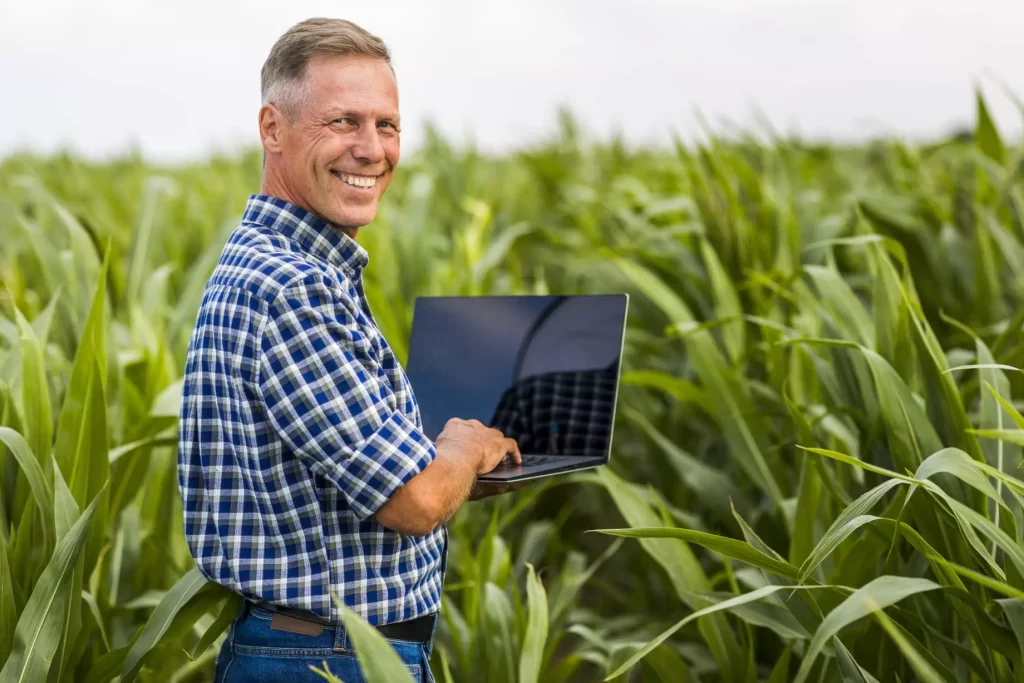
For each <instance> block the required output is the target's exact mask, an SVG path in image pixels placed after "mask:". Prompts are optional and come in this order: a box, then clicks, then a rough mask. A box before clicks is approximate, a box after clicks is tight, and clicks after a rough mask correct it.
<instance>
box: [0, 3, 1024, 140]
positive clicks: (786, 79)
mask: <svg viewBox="0 0 1024 683" xmlns="http://www.w3.org/2000/svg"><path fill="white" fill-rule="evenodd" d="M310 16H338V17H344V18H348V19H352V20H353V21H356V22H357V23H359V24H361V25H363V26H364V27H365V28H367V29H369V30H370V31H372V32H374V33H376V34H377V35H379V36H381V37H382V38H384V40H385V41H386V42H387V43H388V44H389V45H390V47H391V49H392V51H393V54H394V62H395V67H396V69H397V71H398V76H399V87H400V93H401V108H402V116H403V123H404V125H403V129H404V131H403V148H404V149H406V150H408V149H409V148H414V147H415V146H416V144H417V142H418V141H419V140H420V139H421V138H422V126H423V123H424V122H425V121H426V120H428V119H429V120H433V121H435V122H436V123H437V124H438V125H439V126H440V127H441V128H442V129H443V130H445V131H447V132H449V133H451V134H452V135H454V136H455V137H456V138H458V139H464V138H465V137H466V136H469V135H472V137H473V139H475V140H476V141H477V143H478V144H479V145H480V146H481V147H484V148H488V149H500V148H503V147H508V146H510V145H515V144H517V143H521V142H524V141H529V140H533V139H536V138H537V136H540V135H543V134H545V133H546V132H549V131H551V130H552V129H553V127H554V124H555V112H556V107H557V106H558V105H559V104H565V105H568V106H569V107H570V108H571V109H572V110H573V111H574V112H576V114H577V115H578V117H579V118H580V120H581V121H582V122H583V124H584V125H585V127H586V130H587V131H588V132H589V133H591V134H593V135H597V136H600V135H604V134H607V133H608V132H610V131H612V130H615V129H618V130H621V131H623V132H624V134H625V135H626V136H627V137H628V138H629V139H631V140H637V141H663V140H666V139H668V136H669V135H670V133H671V131H673V130H676V131H678V132H680V133H681V134H683V135H684V136H692V135H695V134H697V132H698V130H699V129H698V127H697V124H696V118H695V116H694V112H695V111H697V110H700V111H701V112H703V113H704V114H705V116H706V117H707V118H708V119H709V120H711V121H712V122H715V121H716V120H718V119H719V118H720V117H728V118H729V119H731V120H734V121H737V122H739V123H741V124H750V123H751V121H752V120H753V117H752V115H751V112H752V111H753V108H754V106H755V105H756V107H757V108H759V109H760V110H762V111H763V112H764V113H765V114H766V115H767V116H768V118H769V119H770V120H771V121H772V122H773V123H774V124H775V126H776V127H778V128H781V129H783V130H797V129H798V130H800V131H801V132H803V133H804V134H805V135H808V136H815V137H820V136H830V137H840V138H844V139H855V138H862V137H865V136H868V135H872V134H877V133H880V132H883V131H889V132H893V133H896V134H899V135H902V136H905V137H912V138H918V137H926V136H931V135H939V134H942V133H945V132H948V131H949V130H951V129H952V128H953V127H955V126H957V125H962V124H965V123H967V124H969V123H971V122H972V121H973V118H974V101H973V87H974V83H975V82H980V83H981V84H982V86H983V87H984V88H985V90H986V94H987V95H988V97H989V99H990V100H991V106H992V109H993V112H994V115H995V118H996V121H997V123H998V124H999V125H1000V127H1001V128H1002V129H1003V130H1004V133H1006V134H1007V135H1010V134H1013V135H1016V134H1019V132H1020V129H1021V114H1020V113H1019V110H1018V109H1017V108H1016V105H1015V104H1014V103H1013V101H1012V100H1011V99H1010V98H1009V97H1007V95H1006V94H1005V92H1004V90H1003V85H1004V84H1005V86H1008V87H1009V89H1010V90H1012V91H1013V92H1015V93H1016V94H1018V95H1019V96H1021V97H1022V98H1024V45H1022V41H1024V2H1021V0H805V1H803V2H796V1H789V2H784V1H783V0H704V1H695V0H694V1H685V0H676V1H669V0H662V1H660V2H659V1H655V0H628V1H626V0H613V1H609V0H586V1H584V0H576V1H569V0H565V1H558V0H543V1H541V2H536V1H534V0H514V1H505V0H501V1H499V0H471V1H464V2H455V1H441V0H391V1H388V0H363V1H362V2H342V1H339V0H332V1H326V0H325V1H321V0H278V1H277V2H270V1H268V0H246V1H244V2H233V1H232V2H229V1H226V0H170V1H168V0H163V1H161V2H154V1H152V0H0V156H2V155H4V154H6V153H9V152H10V151H12V150H14V149H24V148H30V149H35V150H40V151H50V150H53V149H55V148H58V147H60V146H71V147H72V148H74V149H75V150H77V151H79V152H82V153H86V154H89V155H91V156H106V155H109V154H116V153H118V152H121V151H123V150H125V149H126V148H127V147H128V146H129V145H130V144H132V143H133V142H134V143H137V144H138V145H139V146H140V147H141V148H142V150H143V151H144V152H145V153H146V154H148V155H150V156H152V157H154V158H159V159H163V160H177V159H185V158H196V157H200V156H202V155H204V154H205V153H207V152H209V151H210V150H214V149H217V150H232V149H235V148H237V147H238V146H239V145H244V144H257V143H258V137H257V134H256V112H257V109H258V107H259V70H260V67H261V65H262V63H263V60H264V59H265V58H266V55H267V52H268V51H269V49H270V47H271V45H272V44H273V42H274V40H275V39H276V38H277V37H278V36H279V35H280V34H281V33H282V32H283V31H285V30H286V29H287V28H288V27H289V26H291V25H292V24H294V23H295V22H297V21H299V20H301V19H304V18H307V17H310Z"/></svg>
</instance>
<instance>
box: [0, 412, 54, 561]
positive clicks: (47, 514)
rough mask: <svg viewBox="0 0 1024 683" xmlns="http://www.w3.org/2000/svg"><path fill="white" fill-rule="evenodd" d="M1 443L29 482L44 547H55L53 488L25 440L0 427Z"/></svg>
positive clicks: (7, 428)
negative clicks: (39, 520)
mask: <svg viewBox="0 0 1024 683" xmlns="http://www.w3.org/2000/svg"><path fill="white" fill-rule="evenodd" d="M0 443H3V444H4V445H5V446H7V448H8V449H10V453H11V455H13V456H14V459H15V461H17V463H18V464H19V465H20V466H21V471H22V472H23V473H24V474H25V478H26V480H28V484H29V489H30V490H31V492H32V496H33V498H34V499H35V504H36V508H38V511H39V515H40V518H41V519H42V522H43V543H44V547H46V548H50V547H52V546H53V529H54V526H53V488H52V487H51V486H50V485H49V484H48V483H47V478H46V474H45V473H44V472H43V467H42V465H40V463H39V461H38V460H37V459H36V456H35V455H33V454H32V449H31V447H30V446H29V445H28V442H27V441H25V438H24V437H23V436H22V435H21V434H19V433H18V432H16V431H14V430H13V429H11V428H9V427H0Z"/></svg>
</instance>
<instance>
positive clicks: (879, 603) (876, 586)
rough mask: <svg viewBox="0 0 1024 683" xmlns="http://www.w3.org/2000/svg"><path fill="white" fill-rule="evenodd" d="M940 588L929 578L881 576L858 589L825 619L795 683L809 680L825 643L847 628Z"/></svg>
mask: <svg viewBox="0 0 1024 683" xmlns="http://www.w3.org/2000/svg"><path fill="white" fill-rule="evenodd" d="M937 588H939V585H938V584H937V583H935V582H934V581H929V580H927V579H917V578H911V577H905V576H880V577H878V578H877V579H874V580H873V581H871V582H869V583H868V584H866V585H865V586H864V587H862V588H860V589H858V590H857V591H856V592H854V593H853V595H851V596H850V597H848V598H847V599H846V600H844V601H843V602H842V604H840V605H839V606H838V607H836V608H835V609H834V610H832V611H831V612H829V613H828V615H827V616H826V617H825V620H824V621H823V622H822V623H821V626H820V627H819V628H818V631H817V633H815V634H814V638H813V640H811V643H810V645H808V647H807V653H806V654H805V655H804V659H803V661H802V662H801V664H800V670H799V671H798V672H797V675H796V678H795V679H794V681H795V683H804V682H805V681H806V680H807V676H808V675H809V674H810V672H811V668H812V667H813V666H814V664H815V662H816V661H817V658H818V656H819V655H820V654H821V651H822V649H823V648H824V647H825V643H827V642H829V641H830V640H831V639H832V638H833V637H834V636H835V635H836V634H838V633H839V631H840V630H842V629H843V628H844V627H846V626H849V625H850V624H852V623H854V622H856V621H859V620H860V619H863V618H864V617H866V616H869V615H870V614H872V613H873V612H875V611H876V610H881V609H885V608H886V607H888V606H889V605H893V604H895V603H897V602H900V601H901V600H904V599H906V598H908V597H910V596H912V595H917V594H919V593H924V592H927V591H932V590H935V589H937Z"/></svg>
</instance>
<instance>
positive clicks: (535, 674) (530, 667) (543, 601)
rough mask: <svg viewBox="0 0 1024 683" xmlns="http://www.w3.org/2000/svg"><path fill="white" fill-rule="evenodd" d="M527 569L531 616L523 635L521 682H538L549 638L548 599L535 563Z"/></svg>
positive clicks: (520, 662)
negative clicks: (535, 570)
mask: <svg viewBox="0 0 1024 683" xmlns="http://www.w3.org/2000/svg"><path fill="white" fill-rule="evenodd" d="M527 569H528V571H529V574H528V575H527V577H526V595H527V606H528V608H529V613H530V616H529V620H528V621H527V622H526V634H525V635H524V636H523V650H522V653H521V654H520V655H519V683H537V681H539V680H540V673H541V670H542V667H543V665H544V646H545V645H546V643H547V639H548V600H547V595H546V594H545V592H544V585H543V584H542V583H541V582H540V579H539V578H537V575H536V573H535V572H534V570H533V565H527Z"/></svg>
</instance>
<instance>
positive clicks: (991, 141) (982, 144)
mask: <svg viewBox="0 0 1024 683" xmlns="http://www.w3.org/2000/svg"><path fill="white" fill-rule="evenodd" d="M974 98H975V103H976V105H977V116H978V122H977V126H976V127H975V129H974V144H976V145H977V146H978V149H980V150H981V152H982V154H984V155H985V156H987V157H988V158H989V159H991V160H992V161H994V162H996V163H997V164H1000V165H1003V164H1005V163H1006V147H1005V146H1004V145H1003V139H1002V138H1001V137H1000V136H999V131H998V130H997V129H996V124H995V122H994V121H993V120H992V116H991V115H990V114H989V113H988V106H987V105H986V104H985V97H984V96H983V95H982V94H981V90H980V89H978V90H976V91H975V96H974Z"/></svg>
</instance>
